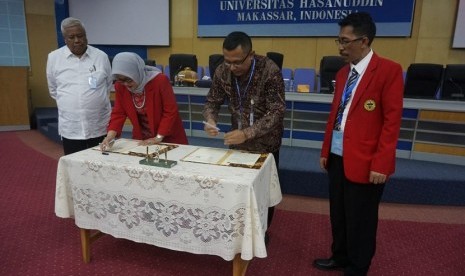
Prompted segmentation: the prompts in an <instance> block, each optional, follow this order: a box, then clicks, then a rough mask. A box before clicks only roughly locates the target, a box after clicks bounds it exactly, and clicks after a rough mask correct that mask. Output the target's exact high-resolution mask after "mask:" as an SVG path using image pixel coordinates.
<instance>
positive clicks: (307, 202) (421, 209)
mask: <svg viewBox="0 0 465 276" xmlns="http://www.w3.org/2000/svg"><path fill="white" fill-rule="evenodd" d="M17 135H18V137H19V138H20V139H21V140H22V141H24V143H26V144H27V145H29V146H30V147H31V148H33V149H35V150H37V151H39V152H41V153H43V154H45V155H47V156H49V157H51V158H55V159H57V160H58V159H59V158H60V157H61V156H62V155H63V150H62V147H61V145H59V144H57V143H55V142H53V141H50V140H49V139H48V138H46V137H45V136H43V135H42V134H41V133H39V132H38V131H35V130H31V131H18V132H17ZM387 185H389V183H388V184H387ZM278 208H279V209H283V210H290V211H300V212H309V213H316V214H328V213H329V205H328V200H327V199H322V198H312V197H306V196H296V195H283V200H282V202H281V203H280V204H279V205H278ZM379 216H380V219H388V220H401V221H417V222H439V223H452V224H465V207H454V206H428V205H407V204H393V203H382V204H381V207H380V214H379Z"/></svg>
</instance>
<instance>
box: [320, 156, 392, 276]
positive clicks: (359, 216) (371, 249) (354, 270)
mask: <svg viewBox="0 0 465 276" xmlns="http://www.w3.org/2000/svg"><path fill="white" fill-rule="evenodd" d="M342 158H343V157H341V156H338V155H334V154H331V155H330V158H329V160H328V161H329V164H328V175H329V200H330V219H331V230H332V237H333V243H332V246H331V250H332V258H333V259H334V260H336V261H337V262H338V263H341V264H345V265H347V268H346V270H345V275H366V274H367V272H368V269H369V267H370V264H371V259H372V258H373V256H374V254H375V251H376V232H377V228H378V209H379V203H380V201H381V196H382V195H383V190H384V186H385V184H377V185H375V184H360V183H354V182H351V181H349V180H348V179H347V178H346V177H345V175H344V164H343V159H342Z"/></svg>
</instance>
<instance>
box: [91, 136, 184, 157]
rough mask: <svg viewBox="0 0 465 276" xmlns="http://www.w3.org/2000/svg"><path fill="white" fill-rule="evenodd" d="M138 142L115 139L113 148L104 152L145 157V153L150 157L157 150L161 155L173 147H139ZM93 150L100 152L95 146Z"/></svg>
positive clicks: (163, 145)
mask: <svg viewBox="0 0 465 276" xmlns="http://www.w3.org/2000/svg"><path fill="white" fill-rule="evenodd" d="M139 142H140V140H132V139H126V138H121V139H117V140H116V141H115V143H114V144H113V146H112V147H111V148H110V149H107V150H106V152H114V153H122V154H133V155H140V156H142V155H143V156H145V155H147V152H148V154H150V155H152V154H154V153H155V152H156V151H157V150H158V152H159V153H163V152H165V151H169V150H170V149H171V148H173V146H174V145H165V144H158V145H150V146H140V145H139ZM174 147H176V146H174ZM93 149H95V150H100V146H96V147H94V148H93Z"/></svg>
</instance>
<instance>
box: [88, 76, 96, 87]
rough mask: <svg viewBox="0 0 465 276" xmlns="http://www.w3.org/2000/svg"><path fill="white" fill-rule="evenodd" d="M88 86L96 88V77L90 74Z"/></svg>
mask: <svg viewBox="0 0 465 276" xmlns="http://www.w3.org/2000/svg"><path fill="white" fill-rule="evenodd" d="M89 87H90V88H91V89H96V88H97V78H95V77H93V76H90V77H89Z"/></svg>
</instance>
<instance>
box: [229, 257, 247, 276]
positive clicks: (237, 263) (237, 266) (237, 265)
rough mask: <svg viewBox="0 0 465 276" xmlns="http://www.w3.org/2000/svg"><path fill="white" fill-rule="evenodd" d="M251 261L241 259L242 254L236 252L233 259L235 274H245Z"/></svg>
mask: <svg viewBox="0 0 465 276" xmlns="http://www.w3.org/2000/svg"><path fill="white" fill-rule="evenodd" d="M249 262H250V261H246V260H243V259H241V254H236V256H234V260H233V276H245V272H246V271H247V266H248V265H249Z"/></svg>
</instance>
